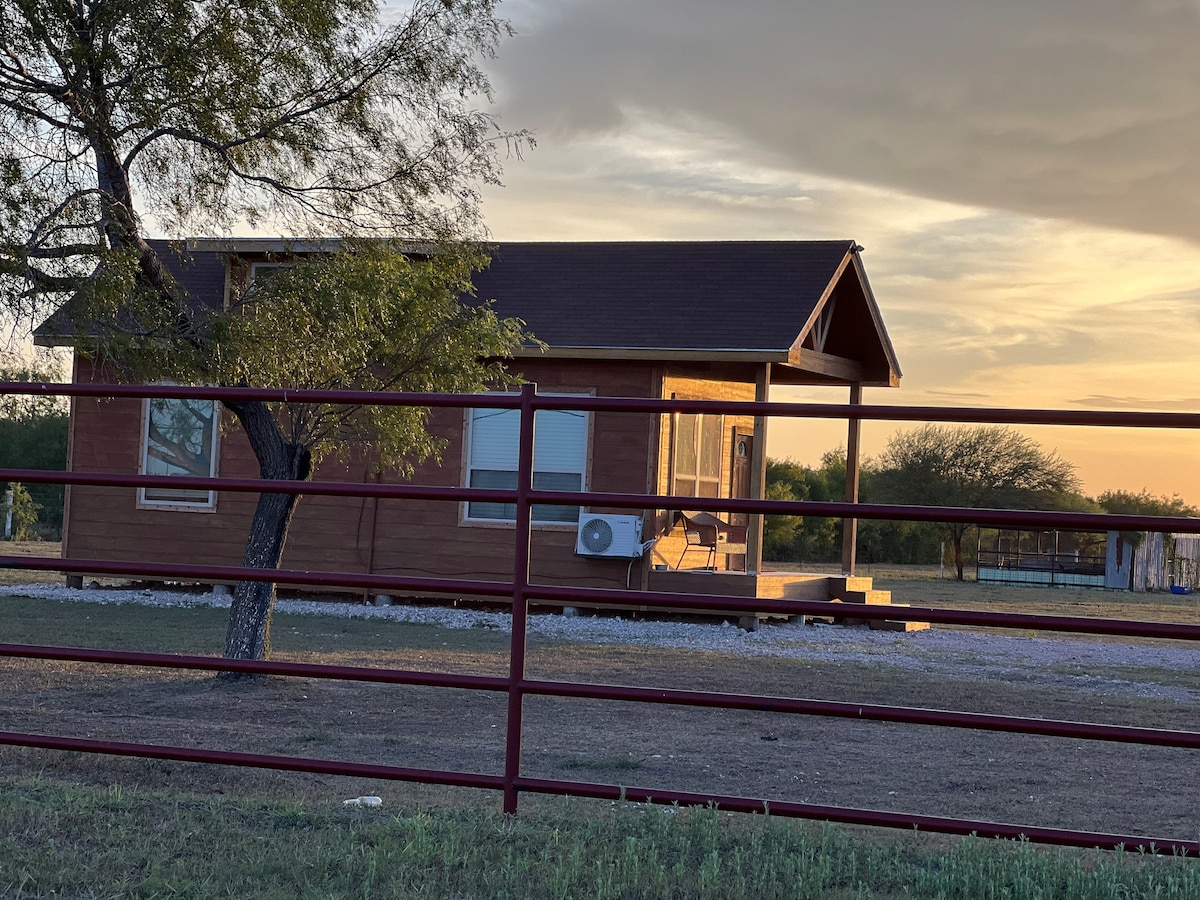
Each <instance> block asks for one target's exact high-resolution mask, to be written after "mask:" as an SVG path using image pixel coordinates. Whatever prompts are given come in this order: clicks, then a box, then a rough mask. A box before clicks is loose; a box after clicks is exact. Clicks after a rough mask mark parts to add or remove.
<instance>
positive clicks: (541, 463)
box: [467, 394, 588, 523]
mask: <svg viewBox="0 0 1200 900" xmlns="http://www.w3.org/2000/svg"><path fill="white" fill-rule="evenodd" d="M558 396H585V395H580V394H572V395H558ZM536 416H537V418H536V419H535V420H534V443H533V486H534V488H536V489H538V490H544V491H581V490H584V484H585V481H586V473H587V442H588V414H587V413H586V412H582V411H580V410H570V409H566V410H558V409H543V410H539V411H538V412H537V413H536ZM520 428H521V412H520V410H516V409H473V410H471V411H470V415H469V417H468V430H467V485H468V486H469V487H476V488H493V489H505V488H515V487H516V486H517V455H518V452H519V450H520ZM532 515H533V521H534V522H539V523H554V522H576V521H578V520H579V507H577V506H550V505H546V504H535V505H534V507H533V511H532ZM467 518H468V519H470V520H476V521H484V522H514V521H516V518H517V507H516V504H515V503H478V502H471V503H468V504H467Z"/></svg>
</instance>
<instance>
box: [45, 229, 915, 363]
mask: <svg viewBox="0 0 1200 900" xmlns="http://www.w3.org/2000/svg"><path fill="white" fill-rule="evenodd" d="M155 243H156V244H158V245H159V249H161V250H163V251H168V252H163V253H162V256H163V259H164V261H165V262H166V264H167V266H168V267H169V268H170V270H171V272H172V273H173V274H174V275H175V277H176V278H177V279H178V280H179V282H180V284H181V285H183V286H184V287H185V288H186V289H187V291H188V302H189V303H190V304H192V305H193V306H195V307H198V306H204V305H209V306H220V305H221V304H222V303H223V300H224V291H225V265H226V260H227V258H228V256H229V254H230V253H234V254H239V255H242V256H246V257H249V258H251V259H253V258H256V257H259V258H261V256H262V254H264V253H272V252H276V253H278V252H285V253H286V252H310V250H311V251H313V252H319V251H320V250H322V249H326V248H327V247H328V246H329V245H328V244H325V243H322V242H317V243H316V244H313V245H311V247H305V248H300V249H297V247H296V246H295V245H291V244H287V243H286V242H282V241H275V240H269V239H254V238H250V239H237V238H235V239H229V240H218V239H198V240H194V241H188V242H186V250H184V251H183V258H182V259H181V258H180V256H179V255H177V252H176V247H177V245H175V246H172V245H168V244H167V242H165V241H162V242H155ZM860 249H861V248H860V247H858V246H857V244H855V242H854V241H850V240H844V241H677V242H632V241H628V242H604V243H549V242H544V243H500V244H496V245H494V246H493V248H492V261H491V265H490V266H489V267H488V268H487V269H485V270H484V271H483V272H480V273H478V274H477V275H476V277H475V286H476V296H477V297H478V298H479V299H480V300H494V301H495V304H496V311H497V313H498V314H500V315H501V316H505V317H510V316H511V317H517V318H520V319H523V320H524V321H525V323H526V325H527V326H528V328H529V331H530V332H531V333H532V334H533V335H535V336H536V337H537V338H538V340H540V341H542V342H544V343H545V344H546V345H548V347H549V353H550V354H551V355H555V354H560V355H567V356H576V355H579V356H586V357H591V358H605V357H607V356H609V355H611V356H614V357H617V356H621V355H623V354H625V355H635V356H638V357H641V358H646V357H653V355H654V354H655V353H662V354H664V355H663V357H662V358H664V359H666V358H672V359H681V358H685V357H687V358H695V359H700V360H703V359H706V358H707V359H718V358H723V359H726V360H728V359H731V358H737V359H741V360H745V361H762V362H773V363H778V364H781V365H780V366H777V367H776V369H777V371H773V374H772V379H779V380H781V381H789V382H791V383H818V382H829V381H831V380H832V381H833V382H835V383H849V382H850V381H855V382H859V383H866V384H883V385H888V384H895V383H897V380H898V378H899V375H900V370H899V365H898V364H897V362H896V358H895V352H894V350H893V349H892V346H891V341H890V340H889V338H888V336H887V332H886V330H885V329H884V326H883V321H882V319H881V318H880V316H879V311H878V308H877V307H876V305H875V301H874V298H873V297H872V296H871V290H870V286H869V285H868V284H867V282H866V276H865V273H864V272H863V270H862V268H861V264H860V262H859V259H858V251H859V250H860ZM823 301H824V302H825V305H822V304H823ZM818 310H820V311H821V313H822V316H824V320H823V321H822V323H821V325H819V326H818V327H816V328H814V323H815V322H816V314H817V312H818ZM89 330H92V331H93V333H97V332H98V331H99V329H97V328H95V326H93V328H92V329H88V328H83V329H76V328H73V327H72V325H71V323H70V321H69V319H68V317H67V315H66V310H65V309H60V310H59V311H58V312H57V313H55V314H54V315H53V316H51V317H50V318H49V319H48V320H47V321H46V322H44V323H43V324H42V325H41V326H39V327H38V329H37V330H36V331H35V339H36V340H37V341H38V342H39V343H46V344H53V343H71V342H72V339H73V338H74V336H75V335H76V334H78V333H79V331H83V332H85V333H86V332H87V331H89ZM838 360H843V361H847V360H848V361H851V362H853V363H854V364H855V365H857V366H860V368H859V369H847V368H845V367H844V366H841V367H840V368H839V363H838V362H837V361H838ZM803 373H808V375H805V374H803ZM810 376H811V377H810ZM814 378H815V381H814V380H813V379H814Z"/></svg>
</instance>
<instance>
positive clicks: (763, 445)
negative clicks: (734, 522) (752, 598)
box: [746, 363, 771, 575]
mask: <svg viewBox="0 0 1200 900" xmlns="http://www.w3.org/2000/svg"><path fill="white" fill-rule="evenodd" d="M770 387H771V364H770V363H763V366H762V368H761V369H759V371H758V377H757V378H756V380H755V383H754V399H755V400H756V401H757V402H759V403H766V402H767V394H768V392H769V391H770ZM766 484H767V417H766V416H755V417H754V448H753V454H752V456H751V458H750V496H751V497H752V498H754V499H755V500H762V499H763V498H764V497H766ZM762 539H763V517H762V516H761V515H752V516H750V519H749V521H748V522H747V523H746V574H747V575H757V574H759V573H760V572H761V571H762Z"/></svg>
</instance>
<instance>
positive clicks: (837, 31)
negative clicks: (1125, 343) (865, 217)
mask: <svg viewBox="0 0 1200 900" xmlns="http://www.w3.org/2000/svg"><path fill="white" fill-rule="evenodd" d="M506 12H508V13H509V14H510V15H512V17H513V19H514V22H515V24H516V25H517V26H518V29H519V30H520V31H521V32H522V34H521V35H520V36H519V37H518V38H516V39H514V40H512V41H510V42H508V43H506V44H505V45H504V47H503V50H502V54H503V55H502V57H501V59H500V60H499V62H498V64H497V68H496V81H497V85H498V87H499V88H500V96H501V97H502V98H504V114H505V121H506V122H507V123H509V124H512V125H521V126H530V127H533V128H535V129H538V130H539V131H540V132H541V135H542V138H543V141H544V142H546V143H554V142H557V141H568V140H571V141H588V140H594V139H596V138H597V137H599V136H609V137H612V136H621V135H625V134H629V133H632V132H634V131H636V129H637V128H638V127H639V126H640V125H641V124H643V123H645V122H658V123H669V124H672V125H674V126H676V127H679V128H680V129H683V130H687V131H689V132H690V133H691V134H693V135H694V139H695V140H704V139H705V138H706V137H708V136H711V135H721V136H724V137H725V138H726V139H728V140H730V141H731V142H735V143H736V146H735V147H731V153H730V156H729V159H730V160H731V161H733V162H735V163H743V164H770V165H774V166H776V167H778V168H780V169H783V170H792V171H795V172H806V173H817V174H819V175H823V176H827V177H831V178H835V179H843V180H849V181H854V182H866V183H870V184H874V185H877V186H882V187H886V188H890V189H895V190H898V191H901V192H904V193H908V194H915V195H919V196H923V197H928V198H935V199H940V200H944V201H949V202H952V203H955V204H962V205H968V206H976V207H986V208H991V209H1002V210H1011V211H1015V212H1019V213H1022V214H1028V215H1034V216H1040V217H1055V218H1066V219H1072V220H1075V221H1080V222H1087V223H1092V224H1096V225H1104V226H1109V227H1115V228H1124V229H1132V230H1139V231H1145V232H1153V233H1161V234H1169V235H1176V236H1180V237H1184V238H1186V239H1188V240H1190V241H1200V90H1197V86H1198V85H1200V54H1197V53H1196V52H1195V47H1196V46H1200V12H1198V10H1197V6H1196V4H1194V3H1185V2H1169V0H1140V2H1134V0H1044V2H1036V3H1035V2H1033V0H1013V2H1009V3H995V2H991V0H987V2H984V0H908V2H905V3H896V2H894V0H843V2H841V3H837V4H824V3H797V2H795V0H776V2H767V0H758V2H753V0H748V2H745V3H738V4H731V3H728V2H724V0H721V2H718V0H606V2H603V3H597V2H579V0H576V2H564V0H523V2H517V3H515V4H511V8H510V9H508V10H506Z"/></svg>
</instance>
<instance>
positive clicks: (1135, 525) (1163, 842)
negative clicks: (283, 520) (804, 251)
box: [0, 382, 1200, 855]
mask: <svg viewBox="0 0 1200 900" xmlns="http://www.w3.org/2000/svg"><path fill="white" fill-rule="evenodd" d="M4 394H9V395H24V396H70V397H91V398H126V399H140V398H146V397H149V398H176V399H212V400H243V401H244V400H261V401H264V402H273V403H288V404H292V403H322V404H337V405H365V404H379V405H406V406H419V407H428V408H452V409H471V408H494V409H517V410H520V411H521V413H522V416H521V429H520V432H521V433H520V453H519V468H518V478H517V487H516V488H515V489H507V490H494V489H480V488H466V487H432V486H423V485H412V484H377V483H361V484H353V483H342V482H327V481H325V482H322V481H271V482H269V483H267V482H264V481H262V480H259V479H228V478H196V477H187V476H148V475H137V474H130V473H111V472H110V473H92V472H46V471H41V470H24V469H21V470H18V469H8V470H0V482H4V481H18V482H27V483H37V484H67V485H89V486H99V487H112V488H118V487H170V488H172V489H200V490H219V491H230V492H242V493H294V494H311V495H320V496H345V497H358V498H367V497H370V498H376V499H394V500H423V501H441V502H454V503H462V502H464V501H479V502H489V503H505V504H514V505H515V507H516V510H517V517H516V528H515V531H514V549H513V562H514V565H513V577H512V579H511V580H505V581H487V580H478V579H474V580H473V579H455V578H414V577H407V576H390V575H377V574H363V573H349V572H330V571H326V570H320V569H312V570H307V569H306V570H295V569H252V568H246V567H241V566H211V565H190V564H186V563H183V564H176V563H170V564H163V563H144V562H128V561H119V560H105V559H68V558H63V559H60V558H53V559H52V558H47V557H18V556H11V555H2V554H0V567H5V568H13V569H23V570H26V571H44V572H60V573H68V574H70V573H79V574H84V573H89V574H98V575H106V574H111V575H118V576H123V577H145V578H150V579H163V580H181V579H182V580H192V581H198V582H229V581H259V582H271V583H276V584H281V585H296V586H305V587H328V588H336V589H342V590H345V589H349V588H353V589H363V590H373V591H376V592H379V593H387V592H393V593H394V592H406V593H416V594H421V593H427V594H430V595H455V594H464V595H473V596H480V597H490V598H496V600H497V601H498V602H503V603H505V604H506V605H508V606H509V607H510V608H511V611H512V628H511V636H510V640H511V645H510V655H509V672H508V675H507V676H505V677H499V676H476V675H463V674H448V673H438V672H428V671H415V670H401V669H393V668H374V667H362V666H328V665H316V664H306V663H293V662H282V661H271V660H268V661H251V660H231V659H224V658H220V657H209V656H194V655H181V654H168V653H135V652H123V651H113V650H101V649H86V648H72V647H48V646H34V645H25V644H11V643H4V644H0V657H7V658H14V659H16V658H22V659H41V660H56V661H63V662H74V663H80V664H89V665H124V666H141V667H157V668H174V669H192V670H199V671H212V672H239V673H258V674H271V675H277V676H288V677H307V678H322V679H336V680H348V681H363V682H374V683H384V684H397V685H416V686H423V687H436V688H447V689H460V690H472V691H488V692H499V693H506V694H507V733H506V738H505V755H504V765H503V772H502V773H501V774H481V773H471V772H455V771H447V770H433V769H422V768H410V767H403V766H388V765H374V764H364V763H354V762H350V761H345V760H322V759H312V758H307V757H293V756H283V755H272V754H252V753H237V752H229V751H220V750H207V749H201V748H195V747H170V746H162V745H154V744H142V743H132V742H111V741H98V740H91V739H82V738H71V737H62V736H54V735H39V734H29V733H18V732H0V744H9V745H13V746H24V747H36V748H43V749H52V750H75V751H79V752H88V753H101V754H115V755H122V756H132V757H142V758H160V759H173V760H180V761H186V762H200V763H211V764H221V765H235V766H249V767H258V768H271V769H279V770H287V771H299V772H314V773H320V774H330V775H357V776H362V777H371V778H379V779H387V780H396V781H415V782H423V783H430V784H443V785H456V786H464V787H474V788H482V789H489V790H497V791H500V792H501V793H502V794H503V797H504V809H505V811H506V812H509V813H515V812H516V811H517V804H518V798H519V795H520V794H521V793H522V792H528V793H550V794H570V795H575V796H581V797H593V798H601V799H612V800H617V799H621V798H624V799H627V800H634V801H638V802H652V803H666V804H671V803H677V804H680V805H710V804H712V805H716V806H718V807H719V808H721V809H727V810H731V811H741V812H758V813H762V812H770V813H771V814H773V815H781V816H789V817H797V818H807V819H820V820H827V821H833V822H843V823H851V824H860V825H874V826H883V827H893V828H919V829H925V830H930V831H937V832H944V833H948V834H978V835H981V836H993V837H1005V838H1018V837H1020V838H1024V839H1027V840H1031V841H1036V842H1042V843H1049V844H1060V845H1069V846H1080V847H1101V848H1105V849H1119V848H1124V849H1142V850H1149V849H1154V850H1156V851H1157V852H1167V853H1182V854H1188V855H1197V854H1200V841H1195V840H1186V839H1170V838H1152V837H1148V836H1144V835H1125V834H1109V833H1101V832H1089V831H1077V830H1070V829H1057V828H1043V827H1038V826H1031V825H1021V824H1010V823H1003V822H987V821H975V820H969V819H961V818H952V817H941V816H936V815H923V814H915V813H897V812H884V811H879V810H870V809H853V808H845V807H837V806H826V805H817V804H807V803H795V802H789V801H769V802H768V801H765V800H762V799H756V798H751V797H737V796H727V795H720V794H714V793H702V792H695V793H693V792H683V791H672V790H663V789H658V788H655V787H653V786H646V787H630V786H628V785H626V786H621V785H608V784H592V783H587V782H580V781H565V780H555V779H539V778H531V777H527V776H525V775H523V774H522V772H521V768H520V759H521V739H522V733H523V703H524V698H525V697H527V696H554V697H562V698H572V699H579V700H604V701H614V702H636V703H650V704H668V705H675V706H690V707H704V708H713V709H723V710H747V711H761V712H772V713H786V714H792V715H805V716H816V717H826V718H838V719H849V720H854V719H858V720H862V721H873V722H885V723H902V724H909V725H927V726H934V727H949V728H959V729H968V730H982V731H993V732H1001V733H1013V734H1030V735H1042V736H1048V737H1060V738H1071V739H1076V740H1091V741H1106V742H1118V743H1131V744H1141V745H1147V746H1159V747H1174V748H1181V749H1186V750H1197V749H1200V732H1194V731H1182V730H1170V729H1157V728H1141V727H1131V726H1118V725H1102V724H1095V723H1088V722H1075V721H1063V720H1053V719H1043V718H1037V717H1025V716H1000V715H989V714H981V713H970V712H964V711H955V710H939V709H926V708H917V707H901V706H887V705H876V704H854V703H844V702H836V701H826V700H814V699H804V698H794V697H772V696H760V695H750V694H737V693H728V692H719V691H716V692H712V691H691V690H675V689H666V690H665V689H651V688H644V687H630V686H620V685H613V684H585V683H573V682H559V681H545V680H537V679H530V678H527V677H526V674H525V651H526V641H527V633H528V628H527V621H528V613H529V608H530V605H531V603H538V602H543V603H555V604H560V605H561V604H569V605H577V606H595V607H601V608H602V607H606V606H620V605H622V604H625V605H628V604H630V603H635V604H637V605H639V606H654V607H658V608H662V609H665V610H672V609H678V610H686V611H690V612H696V611H701V612H702V611H711V612H722V613H726V614H727V613H729V612H738V611H745V612H752V613H753V612H768V613H777V614H780V615H789V616H791V615H825V616H828V615H830V609H831V608H830V604H828V603H827V602H823V601H802V600H766V599H758V598H747V597H736V596H727V595H721V594H687V595H679V594H673V593H666V592H658V591H628V590H625V591H622V590H613V589H602V588H578V587H569V586H563V585H554V584H539V583H535V582H533V581H532V580H531V577H530V569H529V559H530V539H531V532H532V524H531V515H530V513H531V509H532V507H533V505H534V504H551V505H554V504H557V505H566V506H582V505H591V506H601V507H612V508H617V509H629V510H639V509H640V510H656V509H657V510H661V509H684V508H686V509H702V510H706V511H712V512H724V513H749V514H768V515H772V514H773V515H795V516H823V517H834V518H859V519H881V520H898V521H914V522H941V523H946V522H958V523H968V524H985V525H989V526H1014V527H1026V528H1030V527H1036V528H1048V529H1060V530H1076V531H1116V530H1119V531H1164V532H1177V533H1187V534H1200V519H1192V518H1184V517H1156V516H1111V515H1098V514H1091V513H1066V512H1049V511H1032V510H1008V509H964V508H948V507H917V506H901V505H885V504H864V503H825V502H813V501H766V500H739V499H720V498H698V497H679V496H674V495H655V494H617V493H596V492H586V491H577V492H565V491H539V490H535V489H534V488H533V434H534V423H535V420H534V416H533V413H535V412H536V411H538V410H553V409H569V410H587V411H605V412H624V413H641V414H644V415H661V414H665V413H671V412H712V413H724V414H734V415H742V416H772V417H777V416H783V417H800V418H838V419H847V418H849V419H860V420H879V421H913V422H951V423H953V422H958V423H975V424H979V423H991V424H1036V425H1078V426H1090V427H1096V426H1103V427H1135V428H1171V429H1197V428H1200V414H1190V413H1129V412H1091V411H1078V410H1029V409H1008V410H1006V409H974V408H958V407H956V408H942V407H912V406H872V405H866V404H851V405H830V404H796V403H782V404H780V403H757V402H756V403H746V402H732V401H730V402H724V401H722V402H717V401H680V400H652V399H629V398H608V397H561V396H554V395H540V394H538V393H537V392H536V388H535V387H534V386H532V385H526V386H524V387H523V389H522V391H521V393H520V394H485V395H444V394H377V393H372V392H363V391H293V390H280V389H258V388H255V389H250V388H213V387H204V388H196V387H183V386H177V385H154V386H150V385H107V384H74V385H58V384H30V383H24V382H18V383H11V382H10V383H0V395H4ZM840 611H841V612H843V613H845V612H846V610H844V609H841V610H840ZM853 617H854V618H857V619H872V618H877V619H884V618H887V619H892V620H911V621H925V622H933V623H939V624H956V625H966V626H987V627H999V628H1010V629H1026V630H1027V629H1035V630H1040V631H1060V632H1067V633H1079V634H1098V635H1114V636H1134V637H1139V638H1157V639H1167V638H1169V639H1175V640H1183V641H1200V625H1186V624H1181V623H1164V622H1147V621H1131V620H1123V619H1102V618H1092V617H1078V616H1048V615H1030V614H1022V613H996V612H982V611H971V610H958V609H933V608H919V607H906V608H896V607H881V608H876V607H872V606H870V605H861V606H860V605H856V606H855V607H854V608H853Z"/></svg>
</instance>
